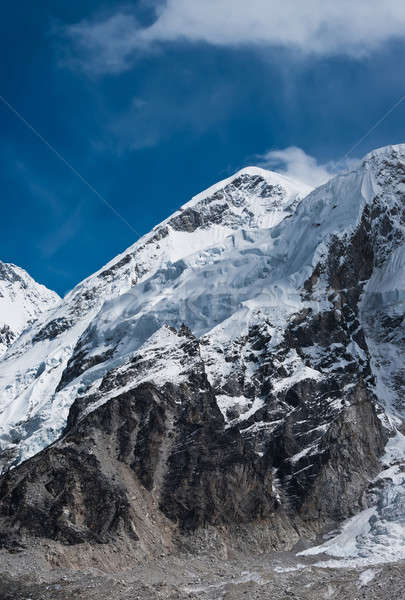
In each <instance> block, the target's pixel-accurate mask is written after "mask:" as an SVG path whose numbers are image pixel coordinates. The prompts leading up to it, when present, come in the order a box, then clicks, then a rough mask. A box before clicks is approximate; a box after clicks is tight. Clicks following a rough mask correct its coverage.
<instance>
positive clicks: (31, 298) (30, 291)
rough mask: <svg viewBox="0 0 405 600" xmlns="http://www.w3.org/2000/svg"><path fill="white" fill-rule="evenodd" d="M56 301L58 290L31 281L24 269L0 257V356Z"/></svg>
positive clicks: (58, 299)
mask: <svg viewBox="0 0 405 600" xmlns="http://www.w3.org/2000/svg"><path fill="white" fill-rule="evenodd" d="M59 302H60V298H59V296H58V294H56V293H55V292H52V291H51V290H48V289H47V288H46V287H45V286H44V285H41V284H39V283H37V282H36V281H34V279H32V277H30V276H29V275H28V273H27V272H26V271H24V269H21V268H20V267H17V266H16V265H12V264H9V263H3V262H1V261H0V356H1V355H2V354H4V352H5V351H6V350H7V348H8V347H9V346H10V345H11V344H12V342H13V341H14V340H15V339H16V338H17V337H18V336H19V334H20V333H21V331H22V330H23V329H24V328H25V327H27V326H28V325H29V324H31V323H32V322H33V321H34V320H35V319H36V318H37V316H38V315H39V314H40V313H41V312H44V311H47V310H50V309H51V308H54V307H55V306H56V305H57V304H58V303H59Z"/></svg>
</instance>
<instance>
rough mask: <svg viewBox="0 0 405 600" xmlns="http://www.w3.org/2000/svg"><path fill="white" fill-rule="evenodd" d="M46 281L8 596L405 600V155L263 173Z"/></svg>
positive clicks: (4, 551) (24, 329) (20, 388)
mask: <svg viewBox="0 0 405 600" xmlns="http://www.w3.org/2000/svg"><path fill="white" fill-rule="evenodd" d="M10 269H11V267H10V266H8V265H5V266H4V267H3V269H2V271H0V277H1V276H3V278H4V280H5V281H6V284H5V285H6V287H7V290H8V291H7V293H8V297H10V298H11V297H13V294H14V290H13V285H15V286H16V289H17V291H18V294H21V285H20V279H18V278H17V279H15V280H14V279H10V278H9V277H8V275H9V273H10V272H11V271H10ZM14 269H15V268H14ZM2 274H3V275H2ZM4 274H5V275H7V277H8V279H6V277H5V275H4ZM41 289H42V288H41ZM42 293H43V294H44V297H45V298H46V302H45V304H44V306H43V310H42V311H37V313H36V314H35V318H33V317H32V313H31V312H30V310H28V309H27V310H26V311H25V312H24V310H22V313H21V314H22V315H23V316H24V315H25V317H24V318H25V323H23V324H22V325H20V330H19V332H20V331H21V333H19V332H18V333H16V334H15V339H14V338H13V339H12V338H10V339H8V338H7V350H6V351H5V354H4V356H3V357H2V358H1V360H0V467H1V472H2V474H1V476H0V552H1V554H0V573H2V579H1V583H0V586H2V588H1V587H0V598H1V594H3V597H4V598H32V599H33V600H34V599H37V598H76V597H77V598H89V599H91V598H107V597H108V598H207V599H208V598H239V597H241V598H256V597H257V598H272V599H274V598H275V599H277V598H302V599H309V598H339V599H340V598H342V599H345V598H388V596H389V597H390V598H393V599H394V598H404V597H405V594H404V592H403V589H405V586H404V573H403V567H404V562H403V561H404V560H405V435H404V434H405V426H404V416H405V405H404V397H405V396H404V394H405V376H404V373H405V369H404V356H405V354H404V351H405V318H404V315H405V145H399V146H390V147H387V148H382V149H379V150H376V151H375V152H372V153H370V154H369V155H367V156H366V157H365V159H364V160H363V161H362V162H361V164H360V165H359V167H358V168H357V169H355V170H353V171H351V172H349V173H346V174H343V175H340V176H338V177H336V178H334V179H333V180H331V181H330V182H328V183H327V184H325V185H324V186H321V187H320V188H317V189H316V190H312V191H311V190H309V189H308V188H307V187H306V186H303V185H301V184H299V183H297V182H294V181H290V180H288V179H286V178H285V177H283V176H281V175H278V174H276V173H272V172H267V171H263V170H261V169H256V168H247V169H244V170H242V171H240V172H239V173H237V174H235V175H234V176H233V177H230V178H229V179H227V180H225V181H223V182H219V183H218V184H216V185H214V186H213V187H212V188H209V189H208V190H206V191H205V192H203V193H201V194H199V195H198V196H196V197H195V198H193V199H192V200H191V201H190V202H189V203H187V204H186V205H184V206H183V207H182V208H181V209H180V210H179V211H178V212H177V213H175V214H174V215H172V216H171V217H169V218H168V219H167V220H166V221H164V222H163V223H161V224H160V225H158V226H157V227H155V228H154V229H153V230H152V232H151V233H150V234H147V235H146V236H144V237H143V238H141V239H140V240H139V241H138V242H136V243H135V244H134V245H133V246H132V247H130V248H129V249H128V250H127V251H125V252H124V253H123V254H122V255H120V256H118V257H117V258H116V259H114V260H113V261H111V262H110V263H109V264H108V265H106V266H105V267H104V268H103V269H101V270H100V271H98V272H97V273H95V274H94V275H92V276H91V277H89V278H88V279H86V280H85V281H84V282H82V283H80V284H79V285H78V286H76V288H74V289H73V290H72V291H71V292H70V293H69V294H68V295H67V296H66V298H64V299H63V300H60V301H58V300H57V299H55V298H54V297H53V296H50V294H51V293H49V294H48V293H47V292H44V290H42ZM18 297H20V296H18ZM50 297H52V302H54V304H52V306H50V305H49V302H48V299H49V298H50ZM20 305H21V306H23V307H24V306H29V305H28V304H24V302H22V303H21V302H20ZM7 306H8V308H7V310H8V311H9V312H8V313H7V311H5V313H4V315H3V317H2V318H3V321H4V325H3V329H4V328H5V327H7V326H8V325H7V323H8V321H10V323H11V322H12V318H13V311H12V303H11V304H10V303H9V304H8V305H7ZM10 307H11V308H10ZM20 317H21V315H20ZM21 318H22V317H21ZM401 594H402V595H401Z"/></svg>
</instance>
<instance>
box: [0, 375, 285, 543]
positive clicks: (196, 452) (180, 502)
mask: <svg viewBox="0 0 405 600" xmlns="http://www.w3.org/2000/svg"><path fill="white" fill-rule="evenodd" d="M193 383H194V384H195V385H196V386H198V387H199V388H200V391H198V392H196V391H193V390H192V389H190V387H188V386H184V387H180V388H178V387H176V386H173V385H167V386H165V387H164V388H163V389H161V390H158V389H157V388H156V387H155V386H153V385H151V384H142V385H140V386H139V387H137V388H136V389H134V390H132V391H130V392H127V393H125V394H122V395H121V396H118V397H117V398H114V399H112V400H111V401H109V402H108V403H106V404H104V405H103V406H101V407H99V408H98V409H96V410H95V411H94V412H92V413H91V414H89V415H87V416H86V417H84V418H83V419H82V420H80V421H78V422H76V424H73V423H74V421H75V418H74V417H73V416H72V417H71V420H70V423H71V425H70V427H69V430H68V432H67V433H66V435H65V436H64V437H63V438H62V439H61V440H60V441H58V442H57V443H55V444H54V445H52V446H50V447H49V448H47V449H45V450H44V451H43V452H41V453H40V454H38V455H37V456H35V457H33V458H32V459H29V460H28V461H26V462H25V463H23V464H22V465H20V466H19V467H18V468H16V469H14V470H12V471H10V472H8V473H7V474H6V475H4V476H3V477H2V479H1V484H0V522H1V524H2V531H3V532H4V536H5V539H7V540H10V539H12V536H13V535H17V534H18V535H19V536H21V535H23V534H30V535H35V536H41V537H48V538H52V539H56V540H59V541H62V542H64V543H68V544H72V543H79V542H83V541H89V542H96V543H100V542H101V543H102V542H106V541H108V540H110V539H111V538H112V537H113V536H114V535H116V534H118V533H119V532H125V533H126V534H127V535H128V536H130V537H131V538H132V539H133V540H134V541H136V540H137V537H138V534H137V531H136V526H135V525H134V522H136V513H137V511H139V506H137V505H136V503H134V502H133V499H132V498H133V496H131V493H133V489H132V488H139V487H141V486H142V487H143V488H144V489H145V490H146V491H147V494H148V496H149V497H150V510H153V500H152V498H154V499H156V502H157V507H158V508H156V509H155V510H156V511H158V510H160V511H161V513H163V515H166V516H167V517H168V518H169V519H170V520H172V521H174V522H176V523H177V524H178V526H179V527H180V529H183V530H194V529H196V528H197V527H199V526H204V525H207V524H218V525H219V524H224V523H238V522H239V523H240V522H249V521H252V520H254V519H262V518H264V517H266V516H268V515H270V514H271V512H273V511H274V509H275V507H276V505H277V501H276V500H275V498H274V495H273V494H272V492H271V475H270V474H269V472H266V469H264V468H263V467H262V466H260V465H259V464H257V460H256V456H255V454H254V453H253V452H252V450H251V449H250V448H249V446H248V445H247V444H246V443H245V442H244V441H243V439H242V438H241V436H240V435H239V434H238V432H237V431H231V430H229V431H227V432H226V431H224V423H223V419H222V417H221V414H220V413H219V411H218V408H217V406H216V402H215V397H214V396H213V394H212V391H211V390H210V387H209V384H208V382H207V381H206V379H205V378H204V377H202V378H201V377H200V376H197V377H196V380H195V381H194V382H193ZM74 412H75V408H74V407H73V408H72V413H74ZM128 481H129V483H128Z"/></svg>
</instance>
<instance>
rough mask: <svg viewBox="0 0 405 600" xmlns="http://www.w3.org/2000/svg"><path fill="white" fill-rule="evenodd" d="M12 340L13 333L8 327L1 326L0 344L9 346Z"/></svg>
mask: <svg viewBox="0 0 405 600" xmlns="http://www.w3.org/2000/svg"><path fill="white" fill-rule="evenodd" d="M14 339H15V333H14V332H13V331H11V329H10V327H9V326H8V325H3V326H2V327H0V344H4V345H5V346H10V345H11V343H12V342H13V340H14Z"/></svg>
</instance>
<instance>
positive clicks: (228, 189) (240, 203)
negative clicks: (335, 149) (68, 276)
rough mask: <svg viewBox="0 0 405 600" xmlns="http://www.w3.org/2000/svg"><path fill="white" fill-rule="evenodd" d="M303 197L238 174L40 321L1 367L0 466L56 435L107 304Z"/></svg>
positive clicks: (283, 212)
mask: <svg viewBox="0 0 405 600" xmlns="http://www.w3.org/2000/svg"><path fill="white" fill-rule="evenodd" d="M308 191H309V188H308V187H307V186H305V185H302V184H297V183H295V182H292V181H288V180H287V179H286V178H285V177H283V176H281V175H278V174H276V173H271V172H268V171H264V170H262V169H257V168H247V169H244V170H242V171H240V172H238V173H236V174H235V175H234V176H233V177H231V178H229V179H227V180H225V181H223V182H220V183H218V184H216V185H214V186H212V187H211V188H209V189H208V190H206V191H205V192H203V193H202V194H199V195H198V196H196V197H195V198H193V199H192V200H191V201H190V202H188V203H187V204H186V205H184V206H183V207H182V208H181V209H180V210H179V211H178V212H176V213H175V214H174V215H173V216H172V217H170V218H169V219H167V220H166V221H164V222H163V223H161V224H160V225H158V226H157V227H155V228H154V229H153V230H152V232H151V233H150V234H148V235H146V236H144V237H143V238H141V239H140V240H139V241H138V242H137V243H135V244H134V245H133V246H132V247H130V248H129V249H128V250H127V251H126V252H124V253H123V254H121V255H120V256H118V257H117V258H115V259H114V260H113V261H111V262H110V263H108V264H107V265H106V266H105V267H104V268H103V269H101V270H100V271H98V272H97V273H95V274H94V275H92V276H91V277H89V278H88V279H86V280H85V281H83V282H82V283H80V284H79V285H78V286H76V288H74V289H73V290H72V291H71V292H70V293H69V294H68V295H67V296H66V298H64V300H63V301H62V302H61V303H60V304H59V305H58V306H57V307H56V309H55V310H54V311H52V312H51V313H46V314H44V315H43V317H42V318H41V319H38V321H37V322H36V323H35V324H34V325H33V327H31V328H30V329H29V330H28V331H26V332H24V335H22V336H21V338H20V339H19V340H18V343H16V344H14V345H13V349H12V352H10V353H9V354H8V356H7V357H6V359H5V360H4V361H2V362H1V363H0V447H1V449H2V450H3V459H1V458H0V464H1V462H2V461H3V462H4V463H5V465H7V464H9V463H10V461H11V462H12V461H13V460H14V459H17V462H18V461H20V460H23V459H25V458H27V457H28V456H31V455H33V454H35V453H36V452H38V451H39V450H41V449H42V448H43V447H45V446H46V445H47V444H49V443H51V442H53V441H54V440H55V439H56V438H57V437H58V435H60V433H61V432H62V430H63V427H64V425H65V423H66V419H67V416H68V411H69V408H70V406H71V404H72V403H73V401H74V400H75V398H76V390H74V391H72V393H70V392H68V394H66V392H64V393H61V394H57V395H56V397H55V392H56V390H57V389H60V388H61V385H62V382H61V380H62V379H63V380H65V379H66V373H65V369H66V366H67V363H68V361H69V360H70V359H71V356H72V352H73V350H74V348H75V347H76V344H77V342H78V340H79V338H80V336H81V335H82V334H83V332H84V331H85V330H86V329H87V328H88V327H89V326H90V324H91V323H92V321H93V319H94V317H95V316H96V315H97V313H98V312H99V311H100V309H101V307H102V306H103V304H104V303H105V302H107V301H109V300H110V299H112V298H116V297H120V296H121V295H122V294H124V293H125V292H127V291H128V290H130V289H131V288H132V287H134V286H136V287H139V286H140V284H142V283H143V282H145V283H146V282H147V281H148V280H151V279H152V278H153V277H154V276H156V277H159V275H158V273H159V272H161V271H165V270H166V271H167V273H169V277H170V276H172V277H175V273H176V269H177V270H179V269H181V268H182V267H181V265H182V264H183V263H182V261H183V259H184V258H186V257H187V256H189V255H193V254H194V253H198V252H204V251H205V249H206V248H210V247H218V248H219V251H220V248H221V245H222V244H223V241H224V240H225V239H226V238H227V236H229V235H233V234H234V233H236V232H238V231H239V230H240V228H242V227H247V228H249V230H252V231H258V230H259V229H260V228H262V227H268V226H271V225H274V224H277V223H278V222H280V221H281V220H282V219H283V218H284V217H285V216H287V215H291V214H292V212H293V211H294V208H295V206H296V205H297V203H298V202H299V200H300V199H301V198H302V197H303V196H304V195H305V194H306V193H307V192H308ZM170 274H171V275H170ZM146 327H147V325H146ZM157 327H158V325H156V324H155V325H152V326H151V327H149V330H147V331H146V333H148V331H149V334H150V333H153V331H154V330H155V329H157ZM141 337H142V336H141ZM80 343H81V342H80ZM77 347H78V346H77ZM94 360H95V361H99V360H100V359H99V358H98V357H97V358H95V359H94Z"/></svg>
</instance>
